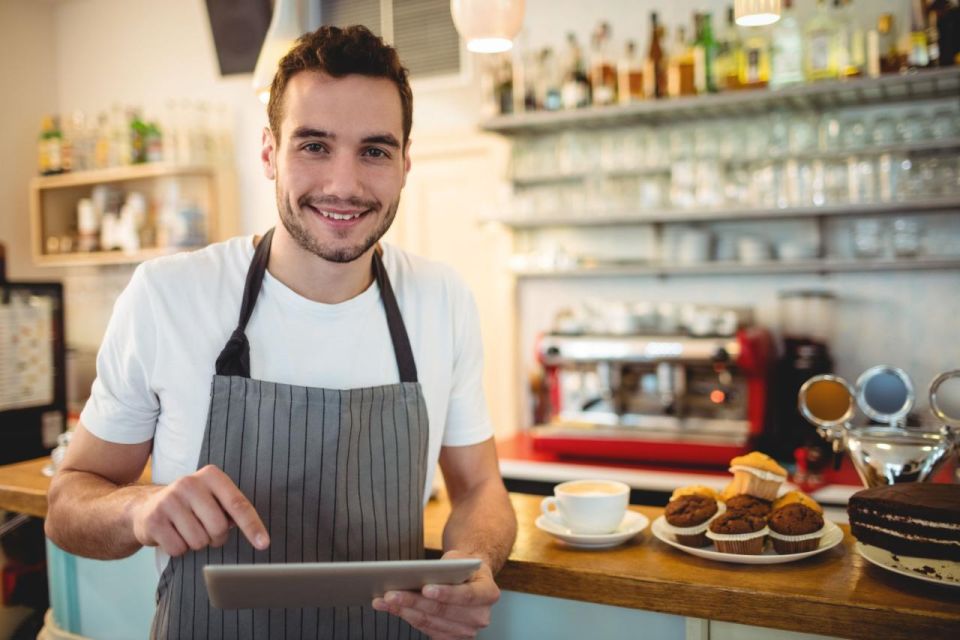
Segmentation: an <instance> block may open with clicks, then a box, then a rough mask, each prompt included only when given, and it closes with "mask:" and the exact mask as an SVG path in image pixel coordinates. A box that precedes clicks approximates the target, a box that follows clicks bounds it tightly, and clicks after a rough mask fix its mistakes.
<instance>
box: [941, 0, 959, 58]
mask: <svg viewBox="0 0 960 640" xmlns="http://www.w3.org/2000/svg"><path fill="white" fill-rule="evenodd" d="M937 37H938V42H937V49H938V50H939V53H940V66H941V67H952V66H954V65H956V64H960V7H958V6H957V5H956V3H951V4H947V5H946V6H943V7H942V8H940V9H938V12H937Z"/></svg>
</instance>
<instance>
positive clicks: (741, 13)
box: [733, 0, 780, 27]
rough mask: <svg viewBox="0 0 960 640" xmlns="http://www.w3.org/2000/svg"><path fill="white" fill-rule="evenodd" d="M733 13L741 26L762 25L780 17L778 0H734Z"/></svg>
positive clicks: (771, 22)
mask: <svg viewBox="0 0 960 640" xmlns="http://www.w3.org/2000/svg"><path fill="white" fill-rule="evenodd" d="M733 13H734V16H735V17H736V21H737V24H738V25H740V26H741V27H764V26H766V25H768V24H773V23H774V22H776V21H777V20H779V19H780V0H735V2H734V4H733Z"/></svg>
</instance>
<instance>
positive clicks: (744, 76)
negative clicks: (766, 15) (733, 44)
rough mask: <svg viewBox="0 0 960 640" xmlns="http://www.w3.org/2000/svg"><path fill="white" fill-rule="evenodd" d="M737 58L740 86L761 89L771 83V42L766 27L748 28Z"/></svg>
mask: <svg viewBox="0 0 960 640" xmlns="http://www.w3.org/2000/svg"><path fill="white" fill-rule="evenodd" d="M745 31H746V33H745V35H744V38H743V41H742V44H741V45H740V52H739V55H738V57H737V75H738V76H739V81H740V86H741V87H744V88H759V87H765V86H767V83H768V82H769V81H770V40H769V38H768V37H767V29H766V28H765V27H747V28H746V30H745Z"/></svg>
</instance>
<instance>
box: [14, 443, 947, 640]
mask: <svg viewBox="0 0 960 640" xmlns="http://www.w3.org/2000/svg"><path fill="white" fill-rule="evenodd" d="M45 463H46V461H45V460H35V461H30V462H24V463H19V464H14V465H8V466H4V467H0V508H2V509H7V510H11V511H21V512H23V513H28V514H31V515H34V516H39V517H42V516H43V515H44V514H45V513H46V495H45V492H46V487H47V485H48V484H49V479H48V478H46V477H45V476H43V475H42V474H41V473H40V470H41V469H42V467H43V465H44V464H45ZM511 499H512V500H513V505H514V508H515V509H516V511H517V517H518V519H519V522H520V531H519V534H518V536H517V543H516V546H515V547H514V550H513V553H512V554H511V556H510V561H509V562H508V564H507V566H506V567H505V568H504V569H503V571H502V572H501V573H500V575H499V576H498V579H497V581H498V583H499V584H500V586H501V588H503V589H506V590H511V591H519V592H525V593H532V594H539V595H544V596H552V597H558V598H568V599H572V600H581V601H586V602H596V603H601V604H607V605H615V606H621V607H631V608H636V609H645V610H649V611H658V612H662V613H669V614H676V615H681V616H690V617H696V618H704V619H711V620H723V621H728V622H736V623H741V624H747V625H754V626H761V627H773V628H777V629H788V630H793V631H802V632H807V633H817V634H824V635H833V636H841V637H849V638H865V639H870V640H875V639H877V638H884V639H887V638H890V639H896V638H904V639H908V638H909V639H916V638H923V639H924V640H928V639H933V638H947V637H950V638H955V637H957V635H956V634H957V631H958V630H960V589H958V588H955V587H946V586H939V585H935V584H930V583H926V582H923V581H920V580H913V579H910V578H906V577H902V576H899V575H894V574H891V573H888V572H886V571H883V570H882V569H878V568H876V567H874V566H873V565H870V564H869V563H867V562H866V561H865V560H863V559H862V558H861V557H860V556H859V554H857V553H856V551H854V549H853V542H854V541H853V538H851V537H850V534H849V531H848V530H847V528H846V527H843V529H844V533H845V537H844V540H843V542H842V543H841V544H840V545H839V546H837V547H835V548H833V549H831V550H830V551H827V552H825V553H822V554H820V555H818V556H814V557H812V558H808V559H806V560H802V561H799V562H793V563H787V564H780V565H766V566H764V565H737V564H726V563H718V562H712V561H710V560H705V559H700V558H696V557H694V556H691V555H688V554H686V553H683V552H681V551H678V550H676V549H673V548H672V547H670V546H668V545H665V544H663V543H661V542H660V541H659V540H657V539H655V538H654V537H653V536H652V534H651V533H650V530H649V528H648V529H647V530H646V531H644V532H643V533H642V534H641V535H640V536H638V537H637V538H635V539H634V540H633V541H632V542H630V543H627V544H626V545H623V546H620V547H617V548H614V549H607V550H594V551H584V550H578V549H572V548H569V547H565V546H564V545H562V543H558V542H555V541H554V540H553V538H551V537H550V536H549V535H547V534H546V533H543V532H541V531H539V530H538V529H537V528H536V527H534V525H533V522H534V520H535V519H536V517H537V516H538V515H539V513H540V507H539V505H540V500H541V498H540V497H537V496H529V495H521V494H513V495H512V496H511ZM635 509H636V510H637V511H639V512H641V513H644V514H645V515H646V516H647V517H649V518H650V520H651V521H653V519H654V518H656V517H657V516H659V515H660V513H661V512H662V510H661V509H658V508H650V507H637V508H635ZM447 512H448V506H447V505H446V504H445V503H442V502H435V501H434V502H431V503H430V504H429V505H428V506H427V510H426V522H425V532H426V533H425V535H426V545H427V548H428V549H432V550H433V551H434V552H436V550H437V549H439V547H440V540H441V533H442V530H443V525H444V522H445V521H446V516H447Z"/></svg>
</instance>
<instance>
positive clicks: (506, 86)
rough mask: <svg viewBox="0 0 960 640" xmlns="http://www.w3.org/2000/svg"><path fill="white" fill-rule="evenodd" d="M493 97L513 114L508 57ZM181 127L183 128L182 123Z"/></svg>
mask: <svg viewBox="0 0 960 640" xmlns="http://www.w3.org/2000/svg"><path fill="white" fill-rule="evenodd" d="M493 96H494V102H495V103H496V104H497V110H498V111H499V112H500V113H501V114H502V115H506V114H509V113H513V68H512V67H511V66H510V58H509V57H508V56H503V57H502V58H501V59H500V62H499V64H498V65H497V67H496V70H495V72H494V83H493ZM181 126H183V125H182V122H181ZM181 133H182V131H181ZM181 138H182V135H181ZM178 155H181V158H182V150H181V153H180V154H178Z"/></svg>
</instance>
